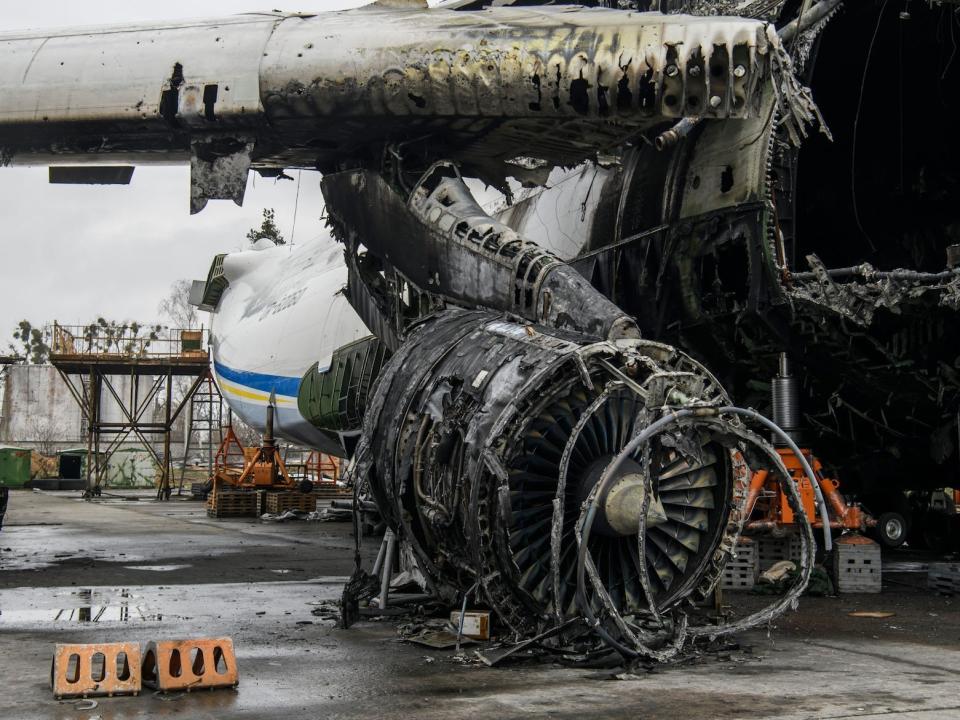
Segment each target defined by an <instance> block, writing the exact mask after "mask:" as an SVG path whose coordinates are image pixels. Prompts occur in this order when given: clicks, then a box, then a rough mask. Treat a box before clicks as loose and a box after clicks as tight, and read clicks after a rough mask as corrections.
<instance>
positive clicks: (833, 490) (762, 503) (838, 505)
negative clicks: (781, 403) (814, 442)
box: [744, 448, 877, 533]
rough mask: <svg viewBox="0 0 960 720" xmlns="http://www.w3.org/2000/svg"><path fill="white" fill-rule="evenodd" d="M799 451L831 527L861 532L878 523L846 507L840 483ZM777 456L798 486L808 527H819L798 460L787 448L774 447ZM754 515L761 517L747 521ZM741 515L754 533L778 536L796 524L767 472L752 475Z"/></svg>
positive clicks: (812, 497) (856, 506)
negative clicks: (824, 504) (763, 532)
mask: <svg viewBox="0 0 960 720" xmlns="http://www.w3.org/2000/svg"><path fill="white" fill-rule="evenodd" d="M800 452H802V453H803V456H804V457H805V458H806V459H807V462H809V463H810V467H811V468H813V474H814V476H815V477H816V479H817V484H818V485H819V486H820V492H821V493H823V497H824V499H825V500H826V501H827V508H828V510H829V515H830V527H831V528H837V529H843V530H856V531H859V532H863V531H864V530H866V528H868V527H873V526H875V525H876V524H877V521H876V520H875V519H874V518H873V517H871V516H870V515H868V514H867V513H866V512H864V510H863V509H862V508H861V507H860V505H859V504H857V503H851V504H849V505H848V504H847V502H846V501H845V500H844V499H843V495H841V494H840V490H839V487H840V483H839V482H838V481H836V480H833V479H831V478H828V477H825V476H824V474H823V465H822V464H821V463H820V461H819V460H818V459H817V458H816V456H814V454H813V453H812V452H811V451H810V450H806V449H801V451H800ZM777 453H778V454H779V455H780V459H781V460H783V464H784V465H785V466H786V468H787V470H789V471H790V475H791V477H792V478H793V481H794V482H795V483H796V485H797V490H798V491H799V493H800V500H801V502H802V504H803V511H804V513H805V514H806V516H807V518H808V519H809V520H810V524H811V525H813V527H815V528H822V527H823V520H822V519H821V517H820V514H819V513H818V512H817V510H816V493H815V491H814V489H813V485H812V484H811V483H810V479H809V478H808V477H807V474H806V473H805V472H804V471H803V466H802V465H801V464H800V460H799V458H797V456H796V455H795V454H794V453H793V451H792V450H791V449H790V448H777ZM755 512H759V513H760V517H758V518H757V519H754V520H751V519H749V518H750V517H751V516H752V515H753V514H754V513H755ZM744 516H745V517H746V518H748V521H747V524H746V529H747V530H754V531H757V530H771V531H773V532H774V533H780V532H784V531H786V530H787V529H788V528H790V527H792V526H794V525H796V522H797V520H796V517H795V516H794V512H793V508H791V507H790V504H789V503H788V502H787V498H786V497H785V496H784V494H783V491H782V490H781V489H780V483H779V482H777V479H776V478H775V477H773V476H771V475H770V473H769V471H767V470H759V471H757V472H755V473H754V474H753V478H752V479H751V481H750V492H749V493H748V495H747V503H746V513H745V514H744Z"/></svg>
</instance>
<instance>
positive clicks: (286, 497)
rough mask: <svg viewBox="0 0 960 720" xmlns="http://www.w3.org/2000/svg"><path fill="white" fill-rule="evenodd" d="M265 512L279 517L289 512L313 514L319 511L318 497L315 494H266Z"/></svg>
mask: <svg viewBox="0 0 960 720" xmlns="http://www.w3.org/2000/svg"><path fill="white" fill-rule="evenodd" d="M264 494H265V496H266V503H265V504H264V511H265V512H268V513H270V514H272V515H279V514H280V513H284V512H286V511H287V510H300V511H301V512H313V511H314V510H316V509H317V497H316V495H314V494H313V493H302V492H294V491H282V492H269V491H268V492H266V493H264Z"/></svg>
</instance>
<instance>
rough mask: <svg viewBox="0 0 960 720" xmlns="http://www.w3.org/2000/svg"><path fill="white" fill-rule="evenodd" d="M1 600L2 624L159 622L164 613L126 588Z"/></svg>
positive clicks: (90, 589)
mask: <svg viewBox="0 0 960 720" xmlns="http://www.w3.org/2000/svg"><path fill="white" fill-rule="evenodd" d="M4 605H7V604H6V603H0V626H3V625H7V624H18V625H19V624H34V623H40V624H45V623H65V624H73V623H81V624H83V623H110V622H121V623H123V622H132V621H143V622H159V621H162V620H163V614H162V613H159V612H156V611H155V610H154V609H152V608H150V607H149V606H148V605H147V603H146V602H145V600H144V598H143V596H141V595H138V594H135V593H133V592H131V591H130V590H127V589H123V588H121V589H117V590H106V591H104V590H94V589H92V588H81V589H78V590H73V591H68V592H59V593H53V594H52V597H49V598H42V599H40V600H39V602H36V603H34V604H33V605H34V606H33V607H23V606H21V605H16V604H12V603H11V604H10V605H8V606H7V607H4Z"/></svg>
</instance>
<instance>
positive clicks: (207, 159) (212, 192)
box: [190, 137, 254, 214]
mask: <svg viewBox="0 0 960 720" xmlns="http://www.w3.org/2000/svg"><path fill="white" fill-rule="evenodd" d="M253 146H254V143H253V141H252V140H246V139H245V138H238V137H227V138H210V139H207V140H205V141H202V142H194V143H193V144H192V145H191V156H190V212H191V213H192V214H195V213H198V212H200V211H201V210H203V208H204V207H206V205H207V200H233V202H235V203H236V204H237V205H243V196H244V193H245V192H246V190H247V175H248V174H249V172H250V153H251V152H252V151H253Z"/></svg>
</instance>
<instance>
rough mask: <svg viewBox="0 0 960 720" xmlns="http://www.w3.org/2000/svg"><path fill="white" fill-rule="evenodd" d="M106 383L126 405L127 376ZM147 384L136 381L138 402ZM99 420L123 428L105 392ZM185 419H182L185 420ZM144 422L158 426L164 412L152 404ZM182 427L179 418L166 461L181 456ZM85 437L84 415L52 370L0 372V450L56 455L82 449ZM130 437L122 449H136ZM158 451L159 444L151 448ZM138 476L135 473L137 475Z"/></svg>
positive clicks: (43, 367) (9, 368)
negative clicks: (150, 420)
mask: <svg viewBox="0 0 960 720" xmlns="http://www.w3.org/2000/svg"><path fill="white" fill-rule="evenodd" d="M110 382H111V384H112V385H113V387H114V389H115V390H116V392H117V394H118V395H119V396H120V397H122V398H125V399H126V400H127V402H129V398H130V391H131V389H132V388H131V383H132V382H133V381H132V380H131V378H130V377H128V376H111V377H110ZM151 383H152V378H150V377H141V378H140V380H139V387H138V388H136V392H137V395H138V397H141V398H142V397H146V396H147V395H148V393H149V390H150V385H151ZM100 403H101V417H102V418H103V419H104V420H105V421H108V422H118V423H119V422H123V420H124V418H123V414H122V411H121V409H120V406H119V405H118V403H117V401H116V400H115V399H114V397H113V396H112V395H111V394H110V392H109V391H108V390H107V389H106V388H104V389H103V390H102V391H101V397H100ZM184 415H185V414H184ZM147 417H152V418H153V419H155V420H156V421H157V422H161V421H162V419H163V407H162V405H161V404H160V403H159V402H157V403H156V404H155V406H154V407H153V408H150V409H148V410H147ZM183 421H184V416H183V415H181V417H180V418H178V422H177V424H176V427H175V429H174V432H173V438H172V442H173V445H172V446H171V455H172V457H173V458H179V457H181V456H182V454H183V450H182V447H183V443H182V438H183ZM86 442H87V436H86V430H85V428H84V426H83V414H82V412H81V410H80V406H79V404H77V401H76V400H75V399H74V398H73V395H72V394H71V393H70V389H69V388H68V387H67V384H66V383H65V382H64V381H63V379H62V378H61V377H60V375H59V373H58V372H57V370H56V368H54V367H53V366H52V365H25V364H16V365H6V366H0V445H15V446H18V447H24V448H32V449H35V450H38V451H40V452H43V453H46V454H52V453H55V452H57V451H58V450H65V449H67V448H72V447H76V446H78V445H81V446H86ZM136 445H138V443H137V442H136V438H135V437H134V436H133V435H131V436H130V438H128V440H127V441H126V442H125V443H124V446H136ZM155 447H157V449H158V450H160V449H161V448H162V444H160V443H158V444H157V445H155ZM138 474H139V473H138Z"/></svg>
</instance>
